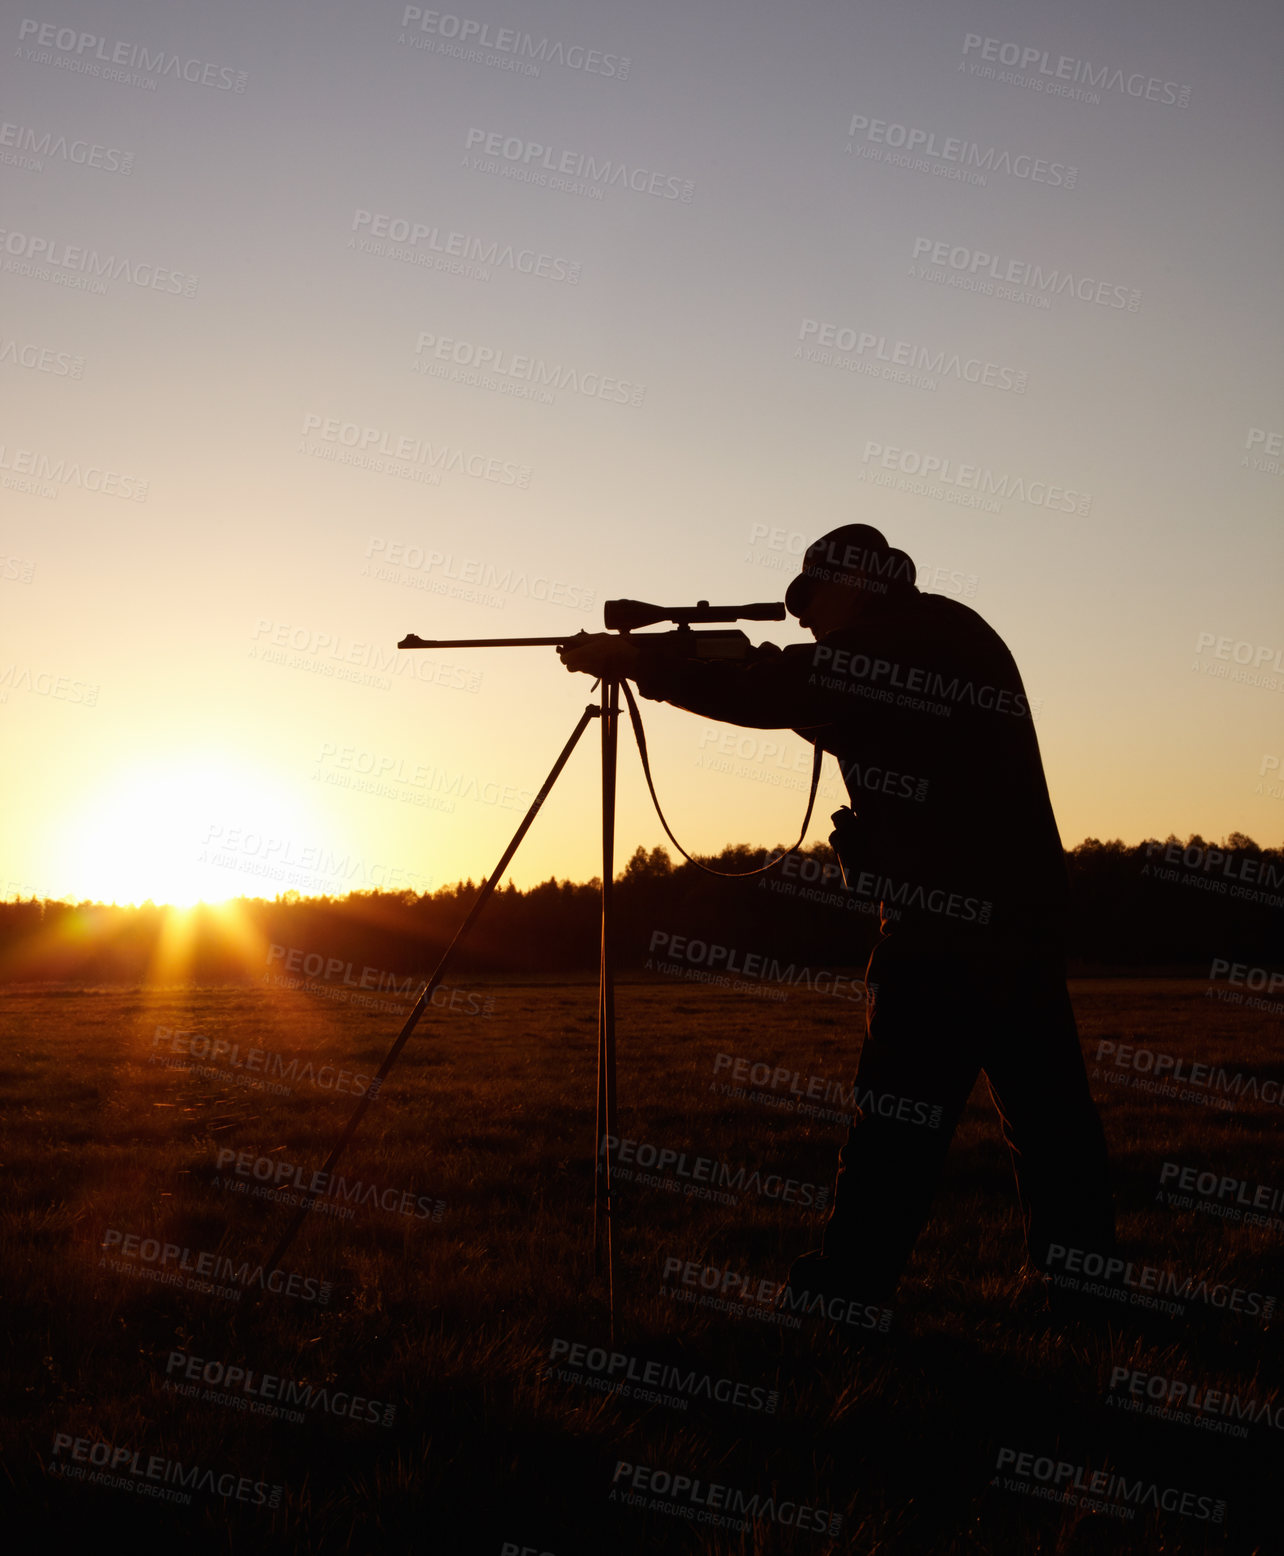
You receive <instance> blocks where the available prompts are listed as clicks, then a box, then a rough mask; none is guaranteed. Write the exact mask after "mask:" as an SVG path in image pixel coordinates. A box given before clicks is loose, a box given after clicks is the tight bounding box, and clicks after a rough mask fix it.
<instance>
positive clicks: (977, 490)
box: [856, 439, 1092, 518]
mask: <svg viewBox="0 0 1284 1556" xmlns="http://www.w3.org/2000/svg"><path fill="white" fill-rule="evenodd" d="M860 457H861V463H862V464H865V465H872V466H874V467H875V469H874V471H873V474H871V475H866V473H865V472H864V471H863V470H858V471H857V472H856V476H857V479H858V480H861V481H864V480H869V481H872V482H873V484H874V485H875V486H884V485H886V486H895V487H897V488H898V489H899V490H902V491H912V492H922V493H923V494H924V495H926V496H930V497H935V496H940V497H943V498H944V499H945V500H946V501H947V502H957V503H959V504H960V506H963V507H976V506H978V505H980V504H983V503H984V501H985V499H986V498H997V499H999V500H1000V501H1007V500H1009V499H1010V500H1012V501H1013V502H1026V503H1029V504H1030V505H1031V506H1032V507H1035V508H1047V509H1048V510H1049V511H1050V512H1053V513H1077V514H1078V515H1079V516H1080V517H1081V518H1086V517H1087V516H1088V514H1089V513H1090V512H1091V511H1092V497H1091V496H1090V495H1089V494H1087V493H1085V492H1076V491H1074V490H1073V489H1071V488H1070V487H1065V486H1059V485H1055V484H1053V483H1052V482H1049V481H1031V480H1028V479H1027V478H1026V477H1025V476H1020V475H1012V474H1010V473H1009V472H1007V471H1001V472H997V473H996V472H995V471H993V470H988V469H987V468H986V467H985V466H984V465H973V464H968V463H965V462H963V461H960V460H954V459H950V458H948V457H946V456H944V455H941V454H926V453H924V452H923V451H922V450H921V449H916V448H899V447H897V446H895V445H893V444H887V443H877V442H875V441H874V440H873V439H869V440H867V441H866V443H865V446H864V448H863V449H862V451H861V456H860ZM884 470H888V471H892V472H893V474H892V476H890V477H884V476H882V475H881V474H880V472H882V471H884ZM905 478H908V480H906V479H905ZM994 511H995V512H997V511H998V507H997V504H996V506H995V509H994Z"/></svg>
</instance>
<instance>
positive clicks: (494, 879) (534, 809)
mask: <svg viewBox="0 0 1284 1556" xmlns="http://www.w3.org/2000/svg"><path fill="white" fill-rule="evenodd" d="M604 696H605V694H604ZM603 706H605V702H604V704H603ZM601 712H602V709H600V708H595V707H593V706H592V705H591V704H590V706H589V707H587V708H585V710H584V712H583V714H582V715H581V716H580V721H579V723H578V724H577V725H576V726H575V729H574V731H573V733H572V735H571V738H570V739H569V740H568V741H567V742H566V744H565V745H564V746H563V747H562V754H561V755H560V756H559V757H558V759H557V761H556V762H554V763H553V767H552V770H551V771H550V773H549V775H548V777H547V778H545V780H544V787H543V788H542V789H541V790H540V791H539V793H538V794H537V795H536V796H535V798H534V799H533V800H532V801H531V803H530V809H529V810H528V811H527V812H526V814H525V816H524V817H523V818H522V823H521V825H520V826H519V827H518V829H517V831H516V832H514V833H513V837H512V841H511V842H510V843H509V845H508V847H507V848H506V849H505V850H504V852H503V855H502V856H501V858H500V861H499V863H498V864H497V865H496V866H495V868H494V869H493V870H492V871H491V873H490V875H489V876H488V877H487V879H486V883H485V885H483V887H482V889H481V891H480V892H478V894H477V900H476V901H475V902H474V903H473V905H472V907H471V908H469V910H468V915H467V917H466V918H465V919H464V921H463V923H462V924H461V925H460V926H459V928H458V929H457V930H456V931H455V938H454V939H453V940H452V941H451V942H450V944H449V945H448V946H447V947H446V949H445V950H444V951H443V952H442V954H441V959H440V960H439V961H438V963H437V965H436V967H434V968H433V971H432V976H431V977H430V978H429V980H428V982H427V983H426V984H424V986H423V988H422V989H421V990H420V991H419V998H418V999H417V1000H416V1001H415V1006H414V1009H413V1010H412V1011H411V1012H410V1014H409V1015H408V1016H407V1017H406V1022H405V1025H404V1026H403V1027H402V1029H401V1031H400V1033H399V1034H398V1036H397V1041H396V1042H395V1043H394V1044H393V1045H392V1047H391V1048H390V1049H389V1050H388V1053H387V1056H386V1057H385V1059H384V1061H383V1063H382V1064H381V1065H380V1066H379V1069H378V1071H377V1072H376V1074H375V1077H374V1079H373V1081H371V1083H370V1085H369V1087H368V1088H367V1090H366V1092H365V1094H364V1096H363V1097H362V1098H361V1100H360V1101H359V1102H358V1103H357V1105H356V1107H355V1108H354V1109H353V1110H352V1116H351V1117H350V1118H349V1119H348V1122H347V1123H346V1124H345V1125H344V1129H343V1133H342V1134H341V1135H340V1136H339V1138H338V1140H336V1141H335V1145H334V1149H333V1150H332V1151H331V1152H330V1154H329V1156H328V1157H327V1158H326V1160H325V1165H324V1166H323V1167H322V1168H321V1170H320V1174H319V1176H320V1179H321V1182H322V1184H324V1183H325V1181H326V1180H327V1179H328V1177H329V1174H330V1173H332V1172H333V1171H334V1167H335V1163H336V1162H337V1161H338V1160H339V1158H340V1156H342V1155H343V1152H344V1150H345V1149H346V1148H347V1145H348V1142H349V1141H350V1140H351V1139H352V1137H353V1135H355V1134H356V1132H357V1126H358V1125H359V1124H360V1122H361V1120H362V1118H363V1117H364V1116H365V1111H366V1109H367V1108H368V1107H369V1106H370V1104H371V1103H372V1102H373V1101H374V1100H375V1098H376V1097H377V1096H378V1095H379V1089H380V1087H381V1086H382V1085H383V1083H384V1081H385V1080H386V1079H387V1076H388V1072H389V1070H391V1069H392V1067H393V1065H394V1064H395V1063H396V1062H397V1057H398V1055H399V1054H400V1053H401V1050H402V1049H403V1048H404V1047H405V1046H406V1044H407V1042H409V1040H410V1034H411V1033H412V1032H413V1031H414V1030H415V1027H416V1026H417V1025H418V1024H419V1018H420V1016H422V1015H423V1013H424V1010H425V1009H426V1008H427V1005H428V1001H429V1000H430V999H431V998H432V994H433V990H434V989H435V988H436V987H437V985H438V984H439V983H440V982H441V980H442V977H443V976H444V974H445V971H446V967H447V965H448V963H449V962H450V959H451V957H452V956H453V955H454V954H455V951H456V950H457V949H458V948H459V946H460V945H461V944H462V943H463V940H464V937H465V935H467V933H468V931H469V930H470V929H471V928H472V926H473V923H474V921H475V920H476V918H477V916H478V914H480V912H481V910H482V909H483V908H484V907H485V906H486V904H487V902H489V900H490V898H491V894H492V893H493V892H494V890H495V888H496V886H498V885H499V883H500V881H501V880H502V879H503V875H504V871H505V870H506V869H507V868H508V864H509V861H510V860H511V859H512V857H513V855H514V854H515V853H516V852H517V846H518V844H519V843H520V842H521V840H522V839H523V838H524V837H525V836H526V834H527V832H528V831H529V830H530V826H531V823H532V822H533V821H534V820H535V817H536V816H537V815H538V814H539V809H540V806H541V805H543V803H544V801H545V800H546V799H547V798H548V796H549V793H550V791H551V790H552V787H553V785H554V784H555V783H556V782H557V779H558V777H559V775H560V774H561V771H562V769H563V768H564V767H565V766H566V764H567V762H568V761H569V760H570V755H571V752H572V751H574V749H575V746H576V743H577V742H578V741H579V738H580V736H581V735H582V734H583V733H584V731H585V730H586V729H587V728H588V725H589V721H590V719H595V718H597V717H599V715H600V714H601ZM314 1181H316V1180H315V1178H314ZM317 1192H318V1191H317V1190H315V1189H310V1190H309V1191H308V1194H307V1197H306V1198H305V1199H304V1201H303V1204H302V1205H300V1206H299V1208H298V1210H297V1211H296V1212H295V1214H294V1219H293V1220H292V1221H291V1222H290V1224H289V1226H288V1227H287V1228H286V1230H285V1233H284V1235H283V1236H282V1238H281V1240H280V1242H278V1243H277V1245H276V1247H275V1248H274V1249H273V1250H272V1256H271V1258H270V1259H269V1260H268V1262H267V1264H266V1265H265V1266H264V1270H263V1278H264V1280H266V1279H267V1277H268V1276H269V1275H271V1273H272V1272H273V1270H275V1269H276V1267H277V1265H278V1264H280V1262H281V1260H282V1259H283V1258H284V1257H285V1252H286V1249H287V1248H289V1246H290V1244H291V1243H292V1242H293V1241H294V1239H295V1237H296V1236H297V1235H298V1231H299V1228H300V1227H301V1226H302V1225H303V1223H304V1221H305V1220H306V1219H307V1215H308V1212H309V1210H310V1209H311V1208H312V1201H313V1199H314V1198H315V1197H316V1195H317Z"/></svg>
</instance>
